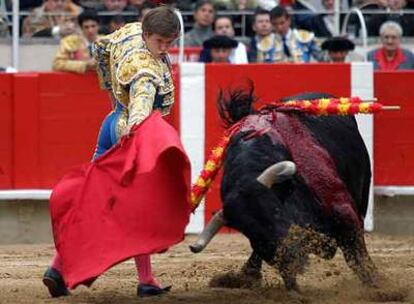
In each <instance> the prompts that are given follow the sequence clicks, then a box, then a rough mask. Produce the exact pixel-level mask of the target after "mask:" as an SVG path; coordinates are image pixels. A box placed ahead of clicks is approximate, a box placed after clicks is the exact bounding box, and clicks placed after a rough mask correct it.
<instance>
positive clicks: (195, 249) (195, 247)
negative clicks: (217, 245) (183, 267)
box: [188, 244, 203, 253]
mask: <svg viewBox="0 0 414 304" xmlns="http://www.w3.org/2000/svg"><path fill="white" fill-rule="evenodd" d="M188 247H190V250H191V252H192V253H199V252H201V251H203V246H201V245H200V244H193V245H190V246H188Z"/></svg>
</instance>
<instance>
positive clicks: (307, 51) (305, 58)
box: [270, 6, 322, 62]
mask: <svg viewBox="0 0 414 304" xmlns="http://www.w3.org/2000/svg"><path fill="white" fill-rule="evenodd" d="M270 21H271V23H272V25H273V30H274V32H275V34H276V35H275V43H274V48H275V50H274V56H273V61H274V62H310V61H311V59H312V58H313V59H314V60H317V61H320V60H321V59H322V54H321V50H320V47H319V45H318V43H317V41H316V39H315V34H314V33H312V32H308V31H305V30H297V29H291V28H290V25H291V17H290V15H289V13H288V11H287V10H286V8H284V7H283V6H276V7H275V8H273V9H272V10H271V11H270Z"/></svg>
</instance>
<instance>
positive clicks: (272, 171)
mask: <svg viewBox="0 0 414 304" xmlns="http://www.w3.org/2000/svg"><path fill="white" fill-rule="evenodd" d="M295 172H296V165H295V163H294V162H291V161H282V162H278V163H276V164H274V165H272V166H270V167H269V168H267V169H266V170H264V171H263V173H262V174H260V175H259V177H258V178H257V181H258V182H259V183H261V184H262V185H264V186H266V187H267V188H270V187H272V185H273V184H275V183H281V182H283V181H284V180H286V179H288V178H291V177H292V176H293V175H294V174H295Z"/></svg>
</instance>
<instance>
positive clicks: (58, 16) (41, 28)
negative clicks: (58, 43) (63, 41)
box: [23, 0, 80, 38]
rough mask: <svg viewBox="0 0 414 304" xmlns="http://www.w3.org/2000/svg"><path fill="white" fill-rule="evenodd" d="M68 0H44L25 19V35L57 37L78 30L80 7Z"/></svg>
mask: <svg viewBox="0 0 414 304" xmlns="http://www.w3.org/2000/svg"><path fill="white" fill-rule="evenodd" d="M75 8H76V6H75V5H74V4H73V3H71V1H67V0H44V1H43V4H42V5H41V6H40V7H37V8H35V9H34V10H33V11H32V12H31V13H30V15H29V16H28V17H27V18H26V19H24V21H23V36H25V37H32V36H34V37H57V38H61V37H64V36H66V35H69V34H72V33H74V32H75V30H76V25H75V19H76V14H77V13H78V12H79V11H80V9H75Z"/></svg>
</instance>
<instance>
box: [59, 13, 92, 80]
mask: <svg viewBox="0 0 414 304" xmlns="http://www.w3.org/2000/svg"><path fill="white" fill-rule="evenodd" d="M78 23H79V26H80V28H81V31H82V34H72V35H69V36H66V37H65V38H63V39H62V40H61V42H60V46H59V50H58V52H57V54H56V56H55V58H54V60H53V66H52V67H53V70H55V71H65V72H75V73H85V72H86V71H88V70H94V69H95V67H96V62H95V60H94V59H92V57H91V51H92V50H91V47H92V43H93V42H95V40H96V39H97V38H98V31H99V17H98V15H97V14H96V12H94V11H84V12H82V13H81V14H80V15H79V16H78Z"/></svg>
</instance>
